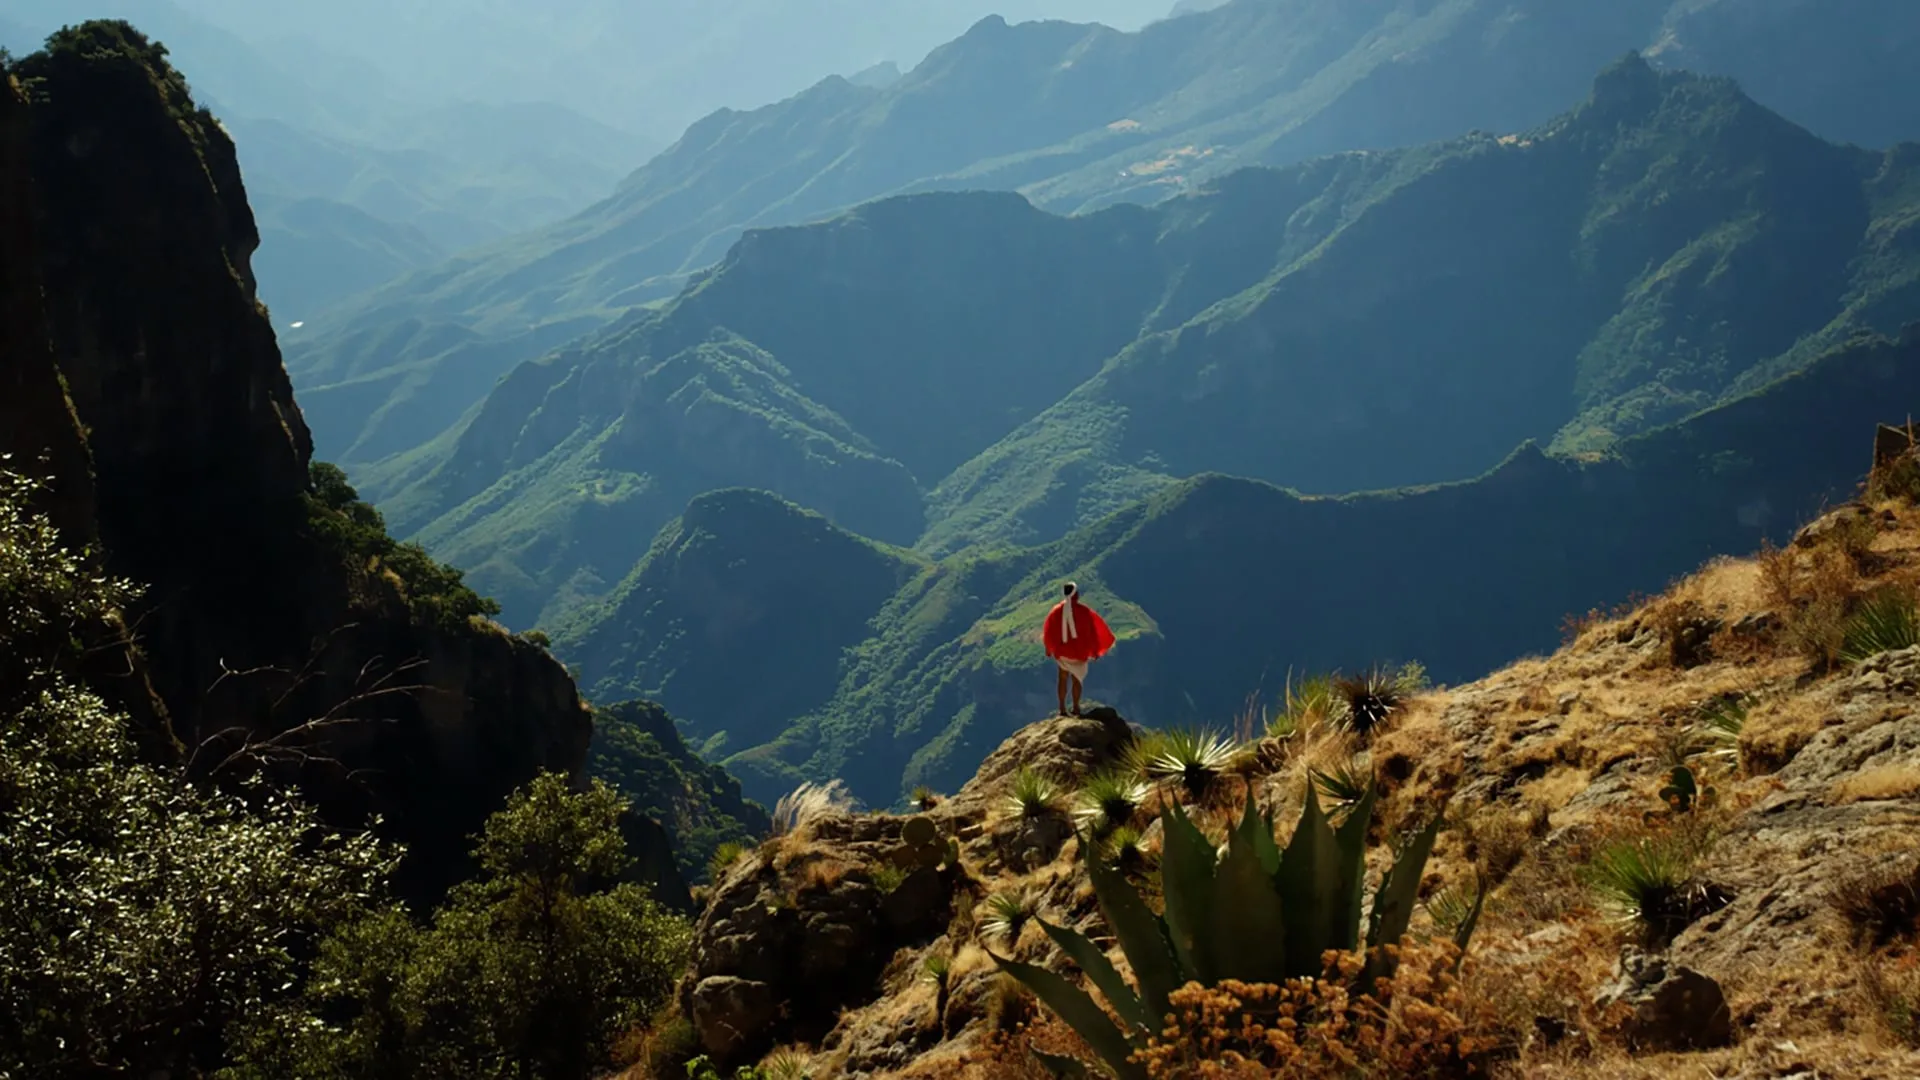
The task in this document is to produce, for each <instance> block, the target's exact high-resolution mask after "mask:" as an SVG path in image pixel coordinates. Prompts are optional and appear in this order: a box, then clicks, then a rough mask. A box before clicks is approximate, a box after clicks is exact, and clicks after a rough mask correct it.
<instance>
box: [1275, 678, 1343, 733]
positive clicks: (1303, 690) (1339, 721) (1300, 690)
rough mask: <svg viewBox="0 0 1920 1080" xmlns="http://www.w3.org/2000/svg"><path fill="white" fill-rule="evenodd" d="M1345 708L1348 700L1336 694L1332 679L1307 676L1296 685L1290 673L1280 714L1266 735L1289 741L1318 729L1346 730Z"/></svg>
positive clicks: (1276, 715) (1276, 716)
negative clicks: (1343, 728)
mask: <svg viewBox="0 0 1920 1080" xmlns="http://www.w3.org/2000/svg"><path fill="white" fill-rule="evenodd" d="M1346 708H1347V703H1346V700H1345V699H1344V698H1342V697H1341V696H1340V695H1339V694H1337V693H1335V692H1334V687H1333V676H1331V675H1308V676H1306V677H1305V678H1302V679H1301V680H1300V681H1299V682H1298V683H1295V682H1294V681H1293V672H1292V670H1291V669H1289V670H1288V672H1287V685H1286V689H1285V690H1284V691H1282V693H1281V702H1280V711H1279V712H1277V713H1275V714H1274V717H1273V719H1272V720H1271V721H1270V722H1268V724H1267V734H1268V735H1271V736H1273V737H1274V738H1276V739H1290V738H1292V737H1293V736H1294V735H1296V734H1299V733H1301V732H1307V731H1311V730H1313V729H1314V728H1317V727H1322V726H1334V727H1340V726H1344V725H1345V724H1346Z"/></svg>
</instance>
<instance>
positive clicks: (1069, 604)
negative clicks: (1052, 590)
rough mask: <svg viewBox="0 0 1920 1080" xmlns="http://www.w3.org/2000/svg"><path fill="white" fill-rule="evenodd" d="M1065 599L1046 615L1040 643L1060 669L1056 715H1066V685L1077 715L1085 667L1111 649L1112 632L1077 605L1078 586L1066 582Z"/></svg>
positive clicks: (1087, 610)
mask: <svg viewBox="0 0 1920 1080" xmlns="http://www.w3.org/2000/svg"><path fill="white" fill-rule="evenodd" d="M1061 591H1062V592H1063V593H1064V594H1065V595H1063V596H1062V597H1061V598H1060V602H1059V603H1057V604H1055V605H1053V610H1052V611H1049V612H1047V623H1046V627H1045V628H1044V629H1043V630H1042V632H1041V635H1040V636H1041V640H1042V641H1044V642H1045V643H1046V646H1047V655H1048V656H1051V657H1053V662H1054V663H1055V664H1058V665H1059V666H1060V681H1059V691H1060V715H1061V716H1066V715H1067V684H1068V683H1069V682H1071V683H1072V684H1073V715H1074V716H1079V715H1080V687H1081V684H1082V683H1084V682H1086V679H1087V665H1088V664H1089V663H1091V662H1092V661H1095V660H1098V659H1100V658H1101V657H1102V656H1105V655H1106V654H1107V650H1108V649H1111V648H1113V631H1112V630H1109V629H1107V621H1106V620H1105V619H1102V618H1101V617H1100V613H1099V612H1097V611H1095V610H1093V609H1092V608H1090V607H1088V606H1087V605H1085V604H1083V603H1081V602H1080V586H1078V585H1075V584H1074V583H1073V582H1071V581H1069V582H1067V584H1066V586H1065V587H1064V588H1063V589H1062V590H1061Z"/></svg>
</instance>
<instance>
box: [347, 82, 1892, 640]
mask: <svg viewBox="0 0 1920 1080" xmlns="http://www.w3.org/2000/svg"><path fill="white" fill-rule="evenodd" d="M1916 166H1920V147H1916V146H1915V145H1913V144H1901V145H1899V146H1896V147H1895V148H1894V149H1892V150H1888V151H1867V150H1861V149H1858V148H1853V147H1844V146H1837V145H1833V144H1830V143H1825V142H1823V141H1821V140H1819V139H1817V138H1816V137H1814V136H1813V135H1811V134H1809V133H1808V132H1806V131H1805V130H1804V129H1802V128H1799V127H1796V126H1794V125H1792V124H1789V123H1787V122H1786V121H1784V120H1782V119H1781V118H1780V117H1778V116H1777V115H1775V114H1773V113H1771V112H1769V111H1767V110H1765V109H1763V108H1761V107H1760V106H1758V105H1757V104H1755V103H1754V102H1753V101H1752V100H1751V99H1749V98H1747V97H1745V96H1744V95H1743V94H1742V93H1741V92H1740V91H1739V89H1738V88H1737V87H1736V86H1735V85H1734V84H1732V83H1731V82H1730V81H1728V80H1724V79H1717V78H1709V77H1701V76H1695V75H1691V74H1685V73H1662V72H1659V71H1656V70H1655V69H1653V68H1652V67H1651V66H1650V65H1648V64H1647V63H1646V62H1645V61H1643V60H1641V59H1638V58H1630V59H1628V60H1625V61H1622V62H1620V63H1617V64H1615V65H1613V66H1611V67H1610V68H1608V69H1607V70H1606V71H1605V72H1604V73H1603V74H1602V75H1601V76H1600V77H1599V79H1598V80H1597V81H1596V82H1595V83H1594V85H1593V89H1592V91H1591V93H1590V95H1589V97H1588V100H1587V101H1586V102H1585V103H1583V104H1582V105H1580V106H1579V107H1577V108H1576V109H1574V110H1573V111H1571V112H1569V113H1567V114H1565V115H1564V116H1562V117H1560V118H1557V119H1555V120H1552V121H1550V122H1548V123H1547V124H1545V125H1543V126H1542V127H1540V128H1537V129H1531V130H1529V131H1527V132H1524V133H1519V134H1516V135H1512V136H1506V137H1501V138H1494V137H1490V136H1477V135H1476V136H1469V137H1466V138H1463V139H1458V140H1453V141H1450V142H1445V143H1437V144H1431V145H1428V146H1423V147H1416V148H1411V149H1407V150H1399V151H1379V152H1370V151H1367V152H1352V153H1348V154H1344V155H1338V156H1334V157H1330V158H1321V159H1316V160H1314V161H1312V162H1307V163H1303V164H1301V165H1296V166H1291V167H1286V168H1280V169H1271V168H1253V169H1247V170H1241V171H1238V172H1235V173H1233V174H1230V175H1229V176H1227V177H1223V178H1222V179H1221V180H1219V181H1217V182H1215V183H1213V184H1211V185H1208V186H1207V187H1206V188H1205V189H1204V190H1202V191H1200V192H1197V193H1194V194H1192V195H1186V196H1180V197H1177V198H1175V199H1171V200H1168V201H1165V202H1163V203H1160V204H1158V205H1156V206H1154V207H1140V206H1134V205H1121V206H1115V207H1110V208H1108V209H1105V210H1101V211H1096V212H1092V213H1087V214H1081V215H1075V216H1071V217H1063V216H1058V215H1053V214H1049V213H1047V212H1044V211H1041V210H1038V209H1036V208H1034V207H1033V206H1031V205H1030V204H1029V203H1028V202H1027V201H1026V200H1025V199H1023V198H1022V197H1020V196H1019V195H1017V194H1014V193H987V192H976V193H929V194H923V195H913V196H901V197H896V198H893V199H887V200H881V201H878V202H875V203H870V204H867V205H864V206H862V207H860V208H859V209H857V210H854V211H851V212H849V213H847V214H845V215H842V216H840V217H837V218H834V219H831V220H829V221H827V222H824V223H820V224H815V225H808V226H798V227H783V228H776V229H766V230H756V231H754V232H751V233H748V234H747V235H746V236H745V237H744V238H743V239H742V240H741V241H740V242H739V243H738V244H736V245H735V247H734V248H733V250H732V251H731V252H730V253H729V255H728V257H727V259H726V260H724V261H723V262H722V263H721V264H720V265H719V266H718V267H716V268H714V269H713V270H712V271H710V272H708V273H705V274H703V275H702V276H701V277H700V278H699V279H698V280H697V281H695V282H694V283H693V284H691V285H690V286H689V287H688V288H687V289H686V290H685V291H684V292H683V293H682V294H681V295H680V296H679V297H677V298H675V299H674V300H673V301H672V302H670V303H668V304H666V305H664V306H662V307H660V308H658V309H655V310H650V311H641V312H636V313H634V314H632V315H629V316H628V317H626V318H625V319H623V320H621V321H620V322H618V323H616V324H614V325H613V326H612V327H610V328H608V329H604V330H601V331H598V332H595V333H592V334H589V335H587V336H586V337H584V338H582V339H580V340H579V341H577V342H574V343H572V344H569V345H568V346H566V347H565V348H563V349H561V350H559V351H557V352H555V353H553V354H551V355H549V356H547V357H545V358H543V359H542V360H540V361H538V362H535V363H529V364H523V365H521V366H520V367H518V368H517V369H515V370H514V371H513V372H511V373H510V374H509V375H508V376H507V377H506V378H505V379H504V380H502V381H501V383H500V384H499V386H498V387H497V388H496V389H495V390H494V391H493V392H492V393H491V394H490V395H489V396H488V398H487V400H486V401H485V402H484V403H483V404H482V405H481V406H479V407H478V408H477V409H476V410H475V411H474V412H473V414H472V415H471V416H470V418H468V419H467V420H466V421H465V422H464V423H462V424H461V425H459V426H458V427H457V428H455V429H454V430H453V431H452V432H450V433H449V434H447V435H444V436H442V437H440V438H439V439H436V440H435V441H434V442H432V443H430V444H428V445H427V446H425V447H422V448H418V449H415V450H412V451H405V452H399V453H396V455H395V456H393V457H391V458H389V459H388V460H386V461H384V462H382V463H380V464H378V465H373V466H367V467H363V468H361V469H360V470H358V472H357V475H358V477H359V478H360V482H361V483H362V484H363V485H365V486H366V487H367V488H368V490H370V491H371V492H374V493H375V494H376V496H377V498H378V500H379V502H380V503H381V505H382V506H383V507H384V508H385V510H386V512H387V513H388V514H389V515H390V516H391V520H392V521H393V522H394V524H395V527H396V528H398V529H400V530H401V531H402V532H403V533H404V534H406V535H418V536H419V537H420V538H421V540H422V541H423V542H425V543H426V544H427V545H428V546H429V547H430V548H432V549H433V550H435V551H437V552H440V553H441V554H442V555H443V556H444V557H447V558H449V559H451V560H453V561H454V562H455V563H456V564H458V565H461V566H463V567H465V568H467V569H468V570H469V571H470V572H471V573H472V575H473V580H475V581H476V582H477V583H480V585H481V586H482V587H483V588H484V589H485V590H486V591H488V592H489V593H490V594H491V595H494V596H496V597H497V598H499V599H500V600H501V602H502V604H503V606H504V609H505V617H506V618H507V619H508V621H509V622H510V623H512V624H514V625H530V624H535V623H538V624H541V625H547V626H558V625H560V624H562V623H565V622H566V621H567V620H568V619H569V618H570V615H571V613H572V612H573V611H574V610H575V609H576V608H577V607H578V606H580V605H581V604H582V603H583V602H586V601H588V600H590V599H591V598H593V597H595V596H598V595H604V594H605V593H606V592H607V590H608V589H609V588H610V587H611V586H612V584H613V583H614V582H616V581H618V580H619V579H620V578H621V577H622V576H623V575H624V574H625V573H626V572H627V570H628V569H630V568H631V567H632V565H633V564H634V562H635V560H637V559H639V558H640V557H641V555H642V554H643V553H644V552H645V551H646V550H647V546H648V544H649V543H650V541H651V539H652V538H653V536H654V534H655V532H656V531H657V530H658V529H659V528H660V527H661V526H662V525H664V524H665V523H666V522H667V521H668V520H669V519H670V518H671V517H673V516H674V514H676V513H678V512H679V510H680V508H681V507H683V506H684V505H686V503H687V500H689V499H691V498H693V497H694V496H696V495H699V494H700V493H701V492H704V491H708V490H711V489H714V488H722V487H736V486H745V487H753V488H762V489H767V490H771V491H775V492H778V493H780V494H781V495H782V496H784V497H786V498H788V499H791V500H793V501H795V502H798V503H800V504H801V505H804V506H807V507H809V508H811V509H815V510H818V511H820V512H822V513H824V514H826V515H827V516H828V517H829V518H831V519H832V520H833V521H835V522H836V523H837V524H839V525H841V526H843V527H846V528H849V529H851V530H853V531H854V532H857V533H861V534H864V535H867V536H870V537H872V538H874V539H876V540H879V541H883V542H885V543H889V544H895V545H902V546H908V547H913V548H915V549H916V550H918V551H919V552H920V553H921V554H923V555H925V556H929V557H933V558H940V557H945V556H949V555H953V554H956V553H959V552H963V551H966V550H970V549H977V548H988V549H991V548H994V547H999V546H1005V545H1021V546H1029V545H1033V544H1043V543H1047V542H1051V541H1054V540H1056V539H1058V538H1059V537H1061V536H1063V535H1065V534H1067V533H1068V532H1070V531H1071V530H1073V529H1076V528H1080V527H1084V526H1088V525H1091V524H1093V523H1094V522H1096V521H1098V520H1100V519H1102V518H1104V517H1106V516H1107V515H1109V514H1112V513H1114V512H1116V511H1118V510H1120V509H1122V508H1123V507H1125V506H1127V505H1129V504H1132V503H1134V502H1136V501H1137V500H1139V499H1142V498H1146V497H1148V496H1151V495H1153V494H1155V493H1157V492H1159V491H1162V490H1164V489H1166V488H1168V487H1169V486H1171V485H1173V484H1175V483H1177V482H1178V481H1179V480H1180V479H1181V478H1184V477H1188V476H1193V475H1196V474H1200V473H1208V472H1219V473H1228V474H1235V475H1241V476H1248V477H1253V478H1258V479H1261V480H1264V481H1267V482H1270V483H1275V484H1280V485H1284V486H1287V487H1290V488H1293V489H1296V490H1300V491H1305V492H1315V493H1340V492H1346V491H1357V490H1369V489H1379V488H1393V487H1400V486H1406V485H1414V484H1431V483H1438V482H1443V481H1449V480H1455V479H1459V478H1462V477H1469V476H1474V475H1478V474H1480V473H1482V472H1484V471H1485V470H1487V469H1488V468H1491V467H1492V466H1493V465H1494V464H1495V463H1497V462H1499V461H1500V460H1501V459H1502V458H1504V457H1505V456H1506V455H1507V454H1508V453H1509V452H1511V451H1512V449H1513V448H1514V447H1515V446H1517V445H1519V444H1520V443H1522V442H1524V441H1527V440H1530V439H1531V440H1535V441H1538V442H1539V443H1541V444H1543V445H1545V446H1547V447H1548V448H1550V449H1551V450H1553V451H1554V452H1555V453H1558V454H1563V455H1571V454H1583V453H1586V454H1590V453H1597V452H1601V451H1604V450H1605V449H1606V448H1607V447H1609V446H1610V445H1612V444H1613V443H1614V442H1616V441H1618V440H1619V439H1621V438H1624V437H1629V436H1632V435H1634V434H1637V433H1640V432H1644V431H1646V430H1648V429H1650V428H1653V427H1656V426H1659V425H1661V424H1665V423H1668V422H1671V421H1675V420H1678V419H1680V418H1682V417H1684V416H1687V415H1690V414H1692V413H1695V412H1698V411H1699V410H1701V409H1703V408H1707V407H1710V406H1712V405H1714V404H1716V403H1719V402H1723V401H1726V400H1730V399H1731V398H1732V397H1735V396H1738V395H1739V394H1741V393H1744V392H1745V391H1747V390H1750V389H1753V388H1754V387H1756V386H1759V385H1762V384H1764V383H1766V382H1768V381H1770V380H1771V379H1773V378H1776V377H1778V376H1780V375H1782V374H1785V373H1787V372H1790V371H1793V370H1796V369H1797V368H1798V367H1800V366H1801V365H1803V364H1804V363H1805V362H1806V361H1807V360H1808V359H1809V358H1811V357H1812V356H1814V355H1818V354H1819V353H1821V352H1822V351H1824V350H1825V349H1826V348H1828V347H1830V346H1832V345H1835V344H1837V343H1840V342H1843V341H1844V340H1846V338H1847V337H1848V336H1849V335H1850V334H1852V333H1854V332H1856V331H1872V332H1880V333H1892V332H1897V331H1898V330H1899V328H1900V327H1901V326H1902V325H1903V324H1904V323H1905V322H1908V321H1913V320H1920V250H1916V247H1915V243H1914V235H1915V232H1914V230H1915V227H1916V226H1915V222H1916V221H1917V220H1920V180H1917V178H1920V170H1917V169H1916ZM446 370H449V371H451V370H454V369H453V368H448V369H446ZM363 391H364V398H363V402H362V406H361V407H362V408H363V410H364V411H366V412H368V413H370V414H372V415H374V416H375V417H376V418H378V417H381V416H383V415H386V414H389V413H395V412H398V411H399V406H398V405H397V404H395V403H394V402H393V401H391V400H384V401H383V400H381V399H380V398H379V397H378V395H376V394H374V393H372V391H373V386H371V385H369V386H367V387H364V388H363ZM436 392H437V388H436ZM441 407H442V408H448V407H450V406H448V405H447V404H446V403H445V402H442V403H441ZM386 422H387V423H390V424H392V425H394V426H395V437H396V441H395V443H394V447H395V449H396V450H398V448H399V442H398V435H399V428H400V427H401V426H402V425H403V423H404V421H403V420H401V419H398V418H396V419H393V420H391V421H386Z"/></svg>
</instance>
